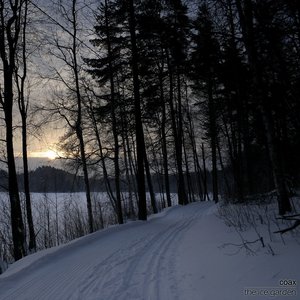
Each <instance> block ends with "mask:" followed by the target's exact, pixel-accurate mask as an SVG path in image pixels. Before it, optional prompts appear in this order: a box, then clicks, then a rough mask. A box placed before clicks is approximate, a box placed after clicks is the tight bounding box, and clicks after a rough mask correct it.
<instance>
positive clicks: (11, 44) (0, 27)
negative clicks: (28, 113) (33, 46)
mask: <svg viewBox="0 0 300 300" xmlns="http://www.w3.org/2000/svg"><path fill="white" fill-rule="evenodd" d="M6 6H8V7H6ZM7 11H9V12H10V14H11V15H10V16H7V15H6V13H7ZM21 11H22V5H21V4H20V3H19V1H10V3H9V4H8V2H6V1H0V57H1V60H2V65H3V83H4V90H2V88H1V87H0V103H1V106H2V109H3V111H4V121H5V125H6V152H7V167H8V190H9V198H10V208H11V227H12V236H13V246H14V247H13V248H14V249H13V251H14V258H15V260H18V259H21V258H22V257H23V256H25V255H26V250H25V233H24V232H25V231H24V224H23V218H22V211H21V205H20V197H19V188H18V181H17V172H16V165H15V157H14V142H13V101H14V95H13V75H14V70H15V66H16V51H17V47H18V39H19V34H20V29H21V28H20V18H21V16H20V14H21ZM6 19H7V21H5V20H6Z"/></svg>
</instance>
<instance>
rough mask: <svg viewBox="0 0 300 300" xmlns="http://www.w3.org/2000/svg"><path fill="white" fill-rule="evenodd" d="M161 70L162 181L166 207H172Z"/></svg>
mask: <svg viewBox="0 0 300 300" xmlns="http://www.w3.org/2000/svg"><path fill="white" fill-rule="evenodd" d="M162 76H163V75H162V70H161V69H160V73H159V87H160V101H161V103H162V120H161V137H162V155H163V169H164V181H165V189H166V197H167V205H168V207H171V206H172V201H171V193H170V181H169V166H168V150H167V137H166V120H167V118H166V103H165V99H164V88H163V77H162Z"/></svg>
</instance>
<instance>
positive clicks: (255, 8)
mask: <svg viewBox="0 0 300 300" xmlns="http://www.w3.org/2000/svg"><path fill="white" fill-rule="evenodd" d="M47 5H48V6H47V9H46V8H45V6H43V5H42V4H41V3H40V2H38V1H37V2H36V1H27V0H14V1H6V0H1V1H0V56H1V62H0V74H1V81H0V82H1V83H0V104H1V122H2V123H1V124H2V128H1V135H2V138H1V142H2V143H3V145H5V147H4V148H3V160H5V161H6V162H7V170H8V190H9V196H10V204H11V220H12V221H11V230H12V237H13V249H14V258H15V259H16V260H17V259H20V258H21V257H23V256H25V255H26V254H27V253H28V249H29V250H30V251H32V250H34V249H35V248H36V244H35V232H34V223H33V220H32V217H31V202H30V188H29V187H30V185H29V176H28V174H29V171H28V163H27V156H28V153H27V136H28V135H30V134H31V132H30V130H31V129H30V128H31V127H32V126H31V127H30V128H28V124H29V119H30V124H31V125H32V122H33V123H34V118H32V114H33V115H37V114H38V113H39V114H42V115H43V118H44V119H43V122H46V121H47V122H62V123H63V124H65V128H66V133H65V135H64V136H62V137H61V140H60V142H59V147H60V150H61V151H62V152H61V153H64V156H65V158H68V161H69V165H72V167H73V168H75V170H76V171H77V172H79V173H80V174H81V175H82V176H83V178H84V190H85V194H86V202H87V211H88V224H89V231H90V232H92V231H94V230H95V229H96V228H95V222H96V221H95V220H94V216H93V206H92V202H91V182H90V178H91V177H92V176H98V178H102V180H103V182H104V184H105V189H106V191H107V193H108V195H109V197H110V199H111V203H112V205H113V208H114V211H115V215H116V220H117V222H118V223H120V224H121V223H123V222H124V214H125V212H124V206H125V204H124V201H125V200H124V197H122V195H121V194H122V191H123V190H124V184H126V191H127V192H128V195H129V196H128V199H126V201H128V203H129V204H128V203H126V207H129V208H130V209H131V214H132V215H135V214H137V216H138V218H139V219H140V220H146V219H147V203H146V190H148V191H149V193H150V196H151V207H152V211H153V212H154V213H156V212H157V211H158V206H157V199H156V192H157V187H159V191H160V192H161V193H163V195H164V198H163V206H164V207H167V206H170V205H171V196H170V193H171V187H170V178H174V176H175V177H176V191H177V193H178V201H179V204H181V205H185V204H188V203H189V202H193V201H196V200H201V201H206V200H213V201H215V202H217V201H218V200H219V198H220V197H222V198H224V199H227V200H230V201H232V202H243V201H249V199H251V197H255V195H257V194H259V193H265V192H269V191H273V190H275V191H276V194H277V198H278V213H279V214H280V215H284V214H285V213H287V212H289V211H291V205H290V202H289V197H290V195H291V192H292V191H293V190H294V189H295V188H296V187H297V186H299V180H300V176H299V171H300V159H299V151H300V136H299V135H300V130H299V129H300V128H299V125H300V118H299V116H300V101H299V96H300V82H299V81H300V77H299V75H300V64H299V59H300V55H299V51H300V47H299V46H300V3H299V1H297V0H286V1H281V0H278V1H273V0H260V1H255V0H207V1H205V0H198V1H181V0H165V1H156V0H143V1H137V0H102V1H99V3H97V7H93V6H88V5H87V4H86V5H84V3H83V1H79V0H78V1H76V0H72V1H71V0H70V1H50V2H49V3H48V4H47ZM49 7H50V9H49ZM88 9H90V15H89V16H90V19H89V20H91V19H92V20H93V28H87V26H86V25H85V23H84V21H83V20H84V19H85V18H86V15H85V18H84V17H83V12H84V11H85V12H86V10H88ZM37 27H38V28H39V30H36V28H37ZM40 28H45V29H44V31H43V30H41V29H40ZM33 32H34V33H33ZM37 45H39V47H38V46H37ZM43 56H44V57H46V58H47V59H48V60H47V62H48V69H47V72H44V73H43V76H41V78H42V80H44V81H45V82H47V87H48V90H47V91H49V93H47V94H48V95H47V97H45V99H39V100H38V101H37V102H39V103H38V104H39V105H31V104H30V103H31V102H30V101H33V102H34V99H31V96H30V95H31V94H30V92H28V90H29V87H31V89H33V88H34V85H33V84H31V78H30V76H31V74H32V72H33V71H32V70H35V71H36V72H38V70H40V69H41V68H43V67H44V65H39V64H42V63H41V62H42V61H43ZM49 62H52V63H53V65H51V67H49ZM28 65H29V66H30V68H31V71H30V72H29V71H27V69H28ZM45 68H46V67H45ZM45 74H46V75H47V76H46V75H45ZM32 86H33V87H32ZM16 115H18V117H16ZM16 119H18V122H16V121H15V120H16ZM16 123H17V124H16ZM37 125H38V122H36V126H37ZM16 130H18V131H19V132H20V134H19V135H18V136H20V139H19V140H18V141H15V140H14V138H13V136H14V132H15V131H16ZM14 142H16V143H22V145H23V162H24V172H23V174H24V175H23V180H24V184H23V186H24V191H25V194H26V217H27V219H26V220H25V219H23V218H22V216H23V214H22V210H21V205H20V197H19V187H18V181H17V173H16V168H15V160H14V150H13V149H14ZM121 186H122V188H121ZM153 186H155V187H156V188H155V190H154V188H153ZM172 189H173V183H172ZM133 199H137V200H138V207H137V209H135V207H134V205H133V204H132V205H131V204H130V203H133ZM127 204H128V205H127ZM127 213H128V212H126V214H127ZM24 227H28V228H29V230H28V231H26V232H28V236H25V233H24V232H25V231H24ZM27 240H28V249H27V246H26V245H27Z"/></svg>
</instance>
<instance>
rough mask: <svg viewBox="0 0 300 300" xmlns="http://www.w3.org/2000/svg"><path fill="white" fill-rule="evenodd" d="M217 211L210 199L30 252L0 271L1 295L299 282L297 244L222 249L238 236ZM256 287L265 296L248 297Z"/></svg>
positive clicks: (247, 287)
mask: <svg viewBox="0 0 300 300" xmlns="http://www.w3.org/2000/svg"><path fill="white" fill-rule="evenodd" d="M216 210H217V209H216V206H215V205H214V204H213V203H209V202H206V203H195V204H191V205H188V206H186V207H178V206H177V207H173V208H171V209H169V210H167V211H165V212H163V213H161V214H160V215H158V216H155V217H154V218H152V219H151V220H149V221H148V222H141V221H139V222H132V223H129V224H126V225H122V226H115V227H112V228H109V229H107V230H104V231H100V232H96V233H94V234H91V235H89V236H86V237H83V238H80V239H78V240H76V241H73V242H71V243H69V244H68V245H65V246H62V247H58V248H53V249H49V250H46V251H42V252H40V253H36V254H34V255H30V256H28V257H26V258H24V259H22V260H21V261H18V262H17V263H15V264H13V265H12V266H11V267H10V268H9V269H8V270H7V271H6V272H5V273H4V274H2V275H1V276H0V299H1V300H4V299H7V300H8V299H11V300H21V299H28V300H34V299H37V300H47V299H49V300H50V299H51V300H54V299H55V300H64V299H72V300H75V299H82V300H89V299H94V300H96V299H97V300H102V299H103V300H109V299H118V300H121V299H124V300H125V299H126V300H134V299H145V300H146V299H147V300H148V299H149V300H150V299H153V300H160V299H161V300H168V299H170V300H173V299H175V300H176V299H177V300H193V299H195V300H196V299H197V300H201V299H203V300H226V299H228V300H240V299H274V295H273V296H271V295H270V294H271V292H272V291H273V294H274V293H275V292H274V291H275V290H280V291H281V293H282V291H283V289H286V286H282V285H280V280H285V279H291V280H294V281H295V282H296V284H300V281H299V279H300V263H299V245H297V244H295V245H292V246H289V247H288V246H284V245H283V244H282V245H279V248H278V253H277V255H275V256H271V255H269V254H266V253H264V252H260V253H259V254H258V255H254V256H249V255H248V256H247V255H245V253H239V254H237V255H228V253H227V251H226V249H224V248H222V247H220V246H222V245H223V244H224V243H228V242H235V241H237V240H236V234H235V233H234V232H233V231H232V230H231V229H230V228H228V227H226V226H225V225H224V224H223V222H222V221H221V220H220V219H219V218H217V217H216ZM281 283H282V282H281ZM288 288H290V287H288ZM292 288H293V289H292V292H293V293H294V294H295V293H296V292H297V286H293V287H292ZM257 290H259V291H261V290H262V291H267V293H269V296H259V297H256V296H250V295H249V293H250V292H249V291H251V292H253V291H257ZM247 291H248V292H247ZM247 293H248V294H247ZM246 294H247V295H246ZM284 298H285V297H283V296H282V294H281V296H280V297H277V299H284ZM288 299H293V300H294V299H298V298H297V297H296V296H293V295H292V296H290V297H288Z"/></svg>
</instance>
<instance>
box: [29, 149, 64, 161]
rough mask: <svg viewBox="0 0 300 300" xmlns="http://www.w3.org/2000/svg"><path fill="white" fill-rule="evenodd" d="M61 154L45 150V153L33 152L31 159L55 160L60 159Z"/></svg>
mask: <svg viewBox="0 0 300 300" xmlns="http://www.w3.org/2000/svg"><path fill="white" fill-rule="evenodd" d="M60 156H61V155H60V153H59V152H58V151H55V150H51V149H49V150H45V151H38V152H31V153H30V157H40V158H48V159H49V160H54V159H56V158H58V157H60Z"/></svg>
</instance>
